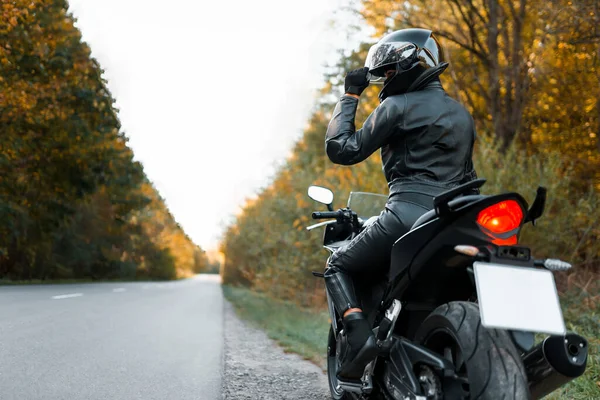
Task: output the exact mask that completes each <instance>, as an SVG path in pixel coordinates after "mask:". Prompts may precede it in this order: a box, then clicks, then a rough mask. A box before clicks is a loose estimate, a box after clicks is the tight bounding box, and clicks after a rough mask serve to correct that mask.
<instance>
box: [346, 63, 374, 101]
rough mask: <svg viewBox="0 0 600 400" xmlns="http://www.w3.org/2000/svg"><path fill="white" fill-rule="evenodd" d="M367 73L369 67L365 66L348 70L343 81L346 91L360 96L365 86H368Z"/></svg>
mask: <svg viewBox="0 0 600 400" xmlns="http://www.w3.org/2000/svg"><path fill="white" fill-rule="evenodd" d="M368 74H369V68H367V67H364V68H358V69H355V70H352V71H350V72H348V73H347V74H346V80H345V82H344V89H345V90H346V93H347V94H353V95H355V96H360V95H361V94H362V92H363V91H364V90H365V89H366V88H367V86H369V80H368V79H367V75H368Z"/></svg>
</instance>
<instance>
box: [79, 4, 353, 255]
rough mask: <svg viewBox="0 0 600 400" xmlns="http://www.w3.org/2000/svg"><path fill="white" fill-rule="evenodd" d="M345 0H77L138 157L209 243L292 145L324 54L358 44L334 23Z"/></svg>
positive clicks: (186, 224) (189, 226)
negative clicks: (353, 42) (332, 21)
mask: <svg viewBox="0 0 600 400" xmlns="http://www.w3.org/2000/svg"><path fill="white" fill-rule="evenodd" d="M345 3H346V2H345V1H344V0H301V1H289V0H287V1H286V0H254V1H251V0H229V1H215V0H211V1H206V0H200V1H197V0H196V1H194V0H170V1H169V2H165V1H153V0H70V5H71V7H70V10H71V11H72V12H73V14H74V16H75V17H76V18H77V19H78V22H77V26H78V28H79V29H80V30H81V31H82V34H83V39H84V40H85V41H86V42H87V43H88V44H89V45H90V47H91V48H92V55H93V56H94V57H96V58H97V59H98V61H99V62H100V64H101V65H102V67H103V68H104V69H105V71H106V72H105V78H106V79H107V80H108V86H109V89H110V90H111V92H112V94H113V96H114V97H115V99H116V102H117V103H116V104H117V107H118V108H119V109H120V113H119V117H120V120H121V123H122V125H123V130H124V131H125V133H126V134H127V136H128V137H129V138H130V146H131V147H132V148H133V150H134V153H135V155H136V159H137V160H139V161H141V162H142V163H143V164H144V168H145V171H146V174H147V175H148V177H149V178H150V179H151V180H152V181H153V182H154V183H155V185H156V187H157V188H158V190H159V191H160V193H161V195H162V196H163V197H165V199H166V202H167V205H168V207H169V208H170V210H171V212H172V213H173V214H174V216H175V218H176V219H177V221H178V222H179V223H180V224H181V225H182V226H183V228H184V229H185V230H186V232H187V233H188V234H189V235H190V236H191V238H192V239H193V240H194V241H195V242H196V243H198V244H200V245H201V246H202V247H204V248H205V249H210V248H212V247H214V246H215V245H216V244H217V243H218V238H219V236H220V234H221V233H222V231H223V227H224V225H225V223H226V222H227V221H230V219H231V216H232V215H233V214H234V213H235V212H237V210H238V207H239V206H240V205H241V204H242V203H243V201H244V199H245V198H247V197H248V196H251V195H253V194H254V193H256V191H257V189H258V188H260V187H261V186H264V185H265V184H266V182H267V180H268V178H269V176H271V175H272V173H273V172H274V170H273V166H274V165H275V163H280V162H282V160H283V159H285V157H287V155H288V154H289V149H290V148H291V145H292V144H293V142H294V141H295V140H296V139H297V138H298V137H299V136H300V134H301V132H302V129H303V128H304V126H305V123H306V120H307V118H308V116H309V111H310V108H311V107H312V105H313V103H314V90H315V89H316V88H318V87H320V86H321V85H322V83H323V79H322V66H323V64H324V63H325V60H326V59H327V60H332V59H333V60H335V54H334V53H335V50H336V49H338V48H352V47H354V46H352V45H350V44H349V43H348V42H346V40H347V37H346V35H345V32H340V31H339V30H338V31H337V32H335V31H334V30H333V29H331V28H329V26H330V24H329V22H330V20H331V19H332V18H333V16H334V14H333V11H334V10H336V9H339V7H340V6H341V5H342V4H345ZM332 55H333V58H332ZM323 134H325V132H323Z"/></svg>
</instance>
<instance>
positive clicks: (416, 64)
mask: <svg viewBox="0 0 600 400" xmlns="http://www.w3.org/2000/svg"><path fill="white" fill-rule="evenodd" d="M447 67H448V63H446V62H444V54H443V49H442V47H441V46H440V43H439V42H438V40H437V39H436V38H435V37H434V35H433V34H432V32H431V31H430V30H426V29H402V30H399V31H395V32H392V33H390V34H388V35H386V36H385V37H383V38H382V39H381V40H380V41H379V42H378V43H377V44H375V45H374V46H372V47H371V49H370V50H369V53H368V56H367V60H366V63H365V67H364V68H360V69H356V70H353V71H350V72H349V73H348V74H347V75H346V78H345V85H344V87H345V94H344V95H343V96H342V97H341V98H340V100H339V102H338V103H337V105H336V107H335V110H334V112H333V116H332V119H331V122H330V123H329V127H328V129H327V134H326V138H325V143H326V151H327V155H328V157H329V159H330V160H331V161H332V162H334V163H336V164H342V165H352V164H356V163H359V162H361V161H363V160H365V159H366V158H368V157H369V156H370V155H371V154H372V153H373V152H375V151H376V150H378V149H381V158H382V161H383V171H384V174H385V177H386V179H387V182H388V185H389V198H388V201H387V204H386V207H385V209H384V210H383V211H382V212H381V214H380V215H379V217H378V219H377V220H376V222H374V223H373V224H370V225H369V226H368V227H367V228H365V229H364V230H363V231H362V232H361V233H360V234H359V235H357V236H356V238H354V239H353V240H352V241H351V242H350V243H349V244H348V245H346V246H345V247H342V248H340V249H339V250H337V251H336V252H335V253H334V254H332V256H331V257H330V258H329V260H328V265H327V268H326V270H325V283H326V287H327V290H328V293H329V295H330V298H331V299H332V301H333V303H334V306H335V308H336V311H337V312H338V313H339V314H340V315H341V316H343V319H342V321H343V326H344V330H345V331H346V342H345V343H343V344H342V350H341V355H340V361H341V366H340V369H339V370H338V378H340V379H344V380H356V379H360V377H361V376H362V374H363V372H364V368H365V366H366V365H367V364H368V363H369V362H370V361H371V360H372V359H374V358H375V356H376V355H377V345H376V340H375V337H374V336H373V332H372V331H371V326H370V325H369V323H368V322H367V319H366V317H365V315H363V311H362V308H361V303H360V301H359V299H358V298H357V295H356V292H355V289H354V285H353V279H357V278H360V277H361V276H371V277H373V276H385V274H386V273H387V271H388V268H389V263H390V254H391V249H392V245H393V244H394V242H395V241H396V240H397V239H398V238H400V237H401V236H402V235H403V234H405V233H407V232H408V231H409V230H410V228H411V226H412V225H413V224H414V223H415V222H416V220H417V219H418V218H419V216H421V215H422V214H423V213H425V212H426V211H428V210H430V209H432V208H433V197H435V196H436V195H438V194H439V193H441V192H444V191H446V190H448V189H450V188H452V187H455V186H457V185H459V184H462V183H465V182H468V181H470V180H472V179H475V178H476V173H475V170H474V168H473V163H472V153H473V144H474V141H475V127H474V122H473V118H472V117H471V115H470V114H469V112H468V111H467V110H466V109H465V108H464V107H463V106H462V105H461V104H459V103H458V102H457V101H455V100H454V99H452V98H451V97H449V96H448V95H447V94H446V92H445V91H444V89H443V88H442V85H441V83H440V81H439V75H440V74H442V72H444V70H445V69H446V68H447ZM369 78H371V80H380V81H384V85H383V88H382V89H381V92H380V94H379V99H380V104H379V106H378V107H377V108H376V109H375V110H374V111H373V112H372V113H371V115H370V116H369V117H368V118H367V119H366V121H365V122H364V124H363V126H362V128H361V129H359V130H356V129H355V121H354V120H355V113H356V109H357V106H358V101H359V97H360V95H361V93H362V92H363V91H364V90H365V89H366V88H367V86H368V85H369V83H370V80H369Z"/></svg>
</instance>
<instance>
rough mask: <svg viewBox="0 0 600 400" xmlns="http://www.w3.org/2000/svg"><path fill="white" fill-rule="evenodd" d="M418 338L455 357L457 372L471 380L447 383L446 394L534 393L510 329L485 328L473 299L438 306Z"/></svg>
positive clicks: (485, 397)
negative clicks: (472, 301) (530, 388)
mask: <svg viewBox="0 0 600 400" xmlns="http://www.w3.org/2000/svg"><path fill="white" fill-rule="evenodd" d="M415 341H416V342H418V343H420V344H422V345H424V346H425V347H427V348H429V349H431V350H433V351H435V352H437V353H438V354H441V355H444V356H446V357H447V358H452V361H453V362H454V363H455V365H456V367H457V374H458V375H461V374H462V375H466V378H467V379H468V384H462V385H461V384H456V382H455V383H454V384H452V387H450V386H451V385H450V384H444V388H443V389H444V393H445V394H446V395H447V391H453V393H455V394H454V395H453V396H458V398H461V397H463V398H465V397H466V398H470V399H472V400H498V399H504V400H526V399H530V397H531V396H530V393H529V388H528V384H527V378H526V375H525V372H524V371H525V369H524V367H523V362H522V361H521V357H520V354H519V352H518V351H517V349H516V347H515V345H514V344H513V342H512V340H511V339H510V336H509V334H508V332H506V331H503V330H496V329H486V328H484V327H483V326H482V325H481V320H480V316H479V307H478V306H477V305H476V304H474V303H468V302H452V303H448V304H444V305H442V306H440V307H438V308H437V309H436V310H434V311H433V312H432V313H431V314H430V315H429V316H428V317H427V318H426V319H425V320H424V321H423V323H422V324H421V326H420V327H419V329H418V330H417V333H416V336H415ZM465 380H466V379H465ZM458 392H460V394H459V395H456V393H458ZM445 398H449V397H445ZM452 398H454V397H452Z"/></svg>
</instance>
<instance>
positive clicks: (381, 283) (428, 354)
mask: <svg viewBox="0 0 600 400" xmlns="http://www.w3.org/2000/svg"><path fill="white" fill-rule="evenodd" d="M484 183H485V179H477V180H474V181H471V182H469V183H466V184H464V185H461V186H458V187H456V188H453V189H451V190H448V191H446V192H444V193H442V194H440V195H438V196H437V197H435V198H434V209H433V210H431V211H429V212H426V213H425V214H424V215H422V216H421V217H420V218H419V219H418V220H417V221H416V222H415V224H414V225H413V226H412V228H411V230H410V231H409V232H408V233H407V234H405V235H404V236H402V237H401V238H399V239H398V240H397V241H396V242H395V244H394V246H393V249H392V253H391V264H390V268H389V274H388V276H387V277H384V278H382V279H380V280H377V281H364V280H362V281H361V282H355V288H356V290H357V292H358V293H357V294H358V295H359V298H360V299H361V303H362V304H361V306H362V309H363V312H364V313H365V315H366V316H367V319H368V321H369V323H370V324H372V327H373V333H374V334H375V337H376V338H377V344H378V355H377V357H376V358H375V359H374V360H373V361H371V362H370V363H369V364H368V365H367V366H366V368H365V371H364V373H363V375H362V378H361V379H360V380H357V381H344V380H341V379H339V378H338V377H337V371H338V369H339V367H340V364H339V358H340V357H339V352H340V347H341V346H340V343H342V341H343V340H344V338H345V333H344V329H343V325H342V318H341V316H340V315H339V314H338V313H337V312H336V310H335V308H334V306H333V303H332V301H331V299H330V296H329V294H328V293H327V304H328V308H329V314H330V319H331V327H330V331H329V338H328V344H327V375H328V381H329V388H330V392H331V397H332V398H333V399H335V400H347V399H387V400H455V399H469V398H472V399H518V400H521V399H539V398H541V397H544V396H545V395H547V394H549V393H551V392H553V391H554V390H556V389H558V388H559V387H561V386H562V385H564V384H566V383H567V382H569V381H571V380H573V379H575V378H577V377H579V376H581V375H582V374H583V373H584V371H585V369H586V365H587V355H588V343H587V341H586V339H585V338H583V337H582V336H580V335H577V334H575V333H568V332H567V331H566V328H565V323H564V319H563V315H562V311H561V307H560V302H559V297H558V293H557V290H556V285H555V281H554V276H553V274H552V271H560V270H566V269H569V268H571V265H570V264H568V263H566V262H564V261H561V260H556V259H536V258H534V257H533V255H532V254H531V251H530V249H529V248H528V247H525V246H521V245H519V244H518V238H519V234H520V231H521V228H522V227H523V226H524V224H526V223H528V222H531V223H532V224H533V225H535V221H536V220H537V219H538V218H540V217H541V216H542V214H543V211H544V206H545V200H546V189H545V188H543V187H539V188H538V190H537V194H536V197H535V199H534V201H533V203H532V205H531V207H530V208H528V204H527V202H526V201H525V199H524V198H523V197H522V196H521V195H520V194H518V193H512V192H511V193H503V194H499V195H473V194H470V193H472V191H473V189H478V188H480V187H481V186H483V184H484ZM308 195H309V197H310V198H312V199H313V200H315V201H317V202H320V203H322V204H325V205H326V206H327V208H328V211H324V212H319V211H317V212H313V213H312V218H313V219H327V221H324V222H320V223H317V224H315V225H312V226H309V227H308V228H307V229H309V230H313V229H315V228H318V227H323V228H324V229H325V233H324V236H323V246H324V248H325V249H327V250H329V251H330V252H334V251H335V250H336V249H337V248H339V247H341V246H344V245H345V244H347V243H348V242H349V241H350V240H352V239H353V238H354V237H355V236H356V235H358V234H359V233H360V232H361V231H362V230H363V229H365V227H367V226H368V225H369V224H370V223H373V222H374V221H375V219H376V218H377V216H376V215H377V214H378V213H379V211H381V210H382V209H383V206H384V205H385V202H386V201H387V197H386V196H383V195H378V194H373V193H360V192H359V193H356V192H353V193H351V194H350V198H349V199H348V203H347V207H346V208H342V209H339V210H337V211H334V209H333V205H332V204H333V198H334V195H333V192H332V191H331V190H329V189H327V188H323V187H319V186H311V187H310V188H309V189H308ZM359 209H361V210H359ZM313 275H315V276H317V277H321V278H322V277H323V276H324V275H323V274H322V273H320V272H313ZM536 333H538V334H539V333H542V334H545V335H546V337H545V339H543V340H542V341H541V342H539V343H537V344H536V343H535V337H534V336H535V334H536Z"/></svg>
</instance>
